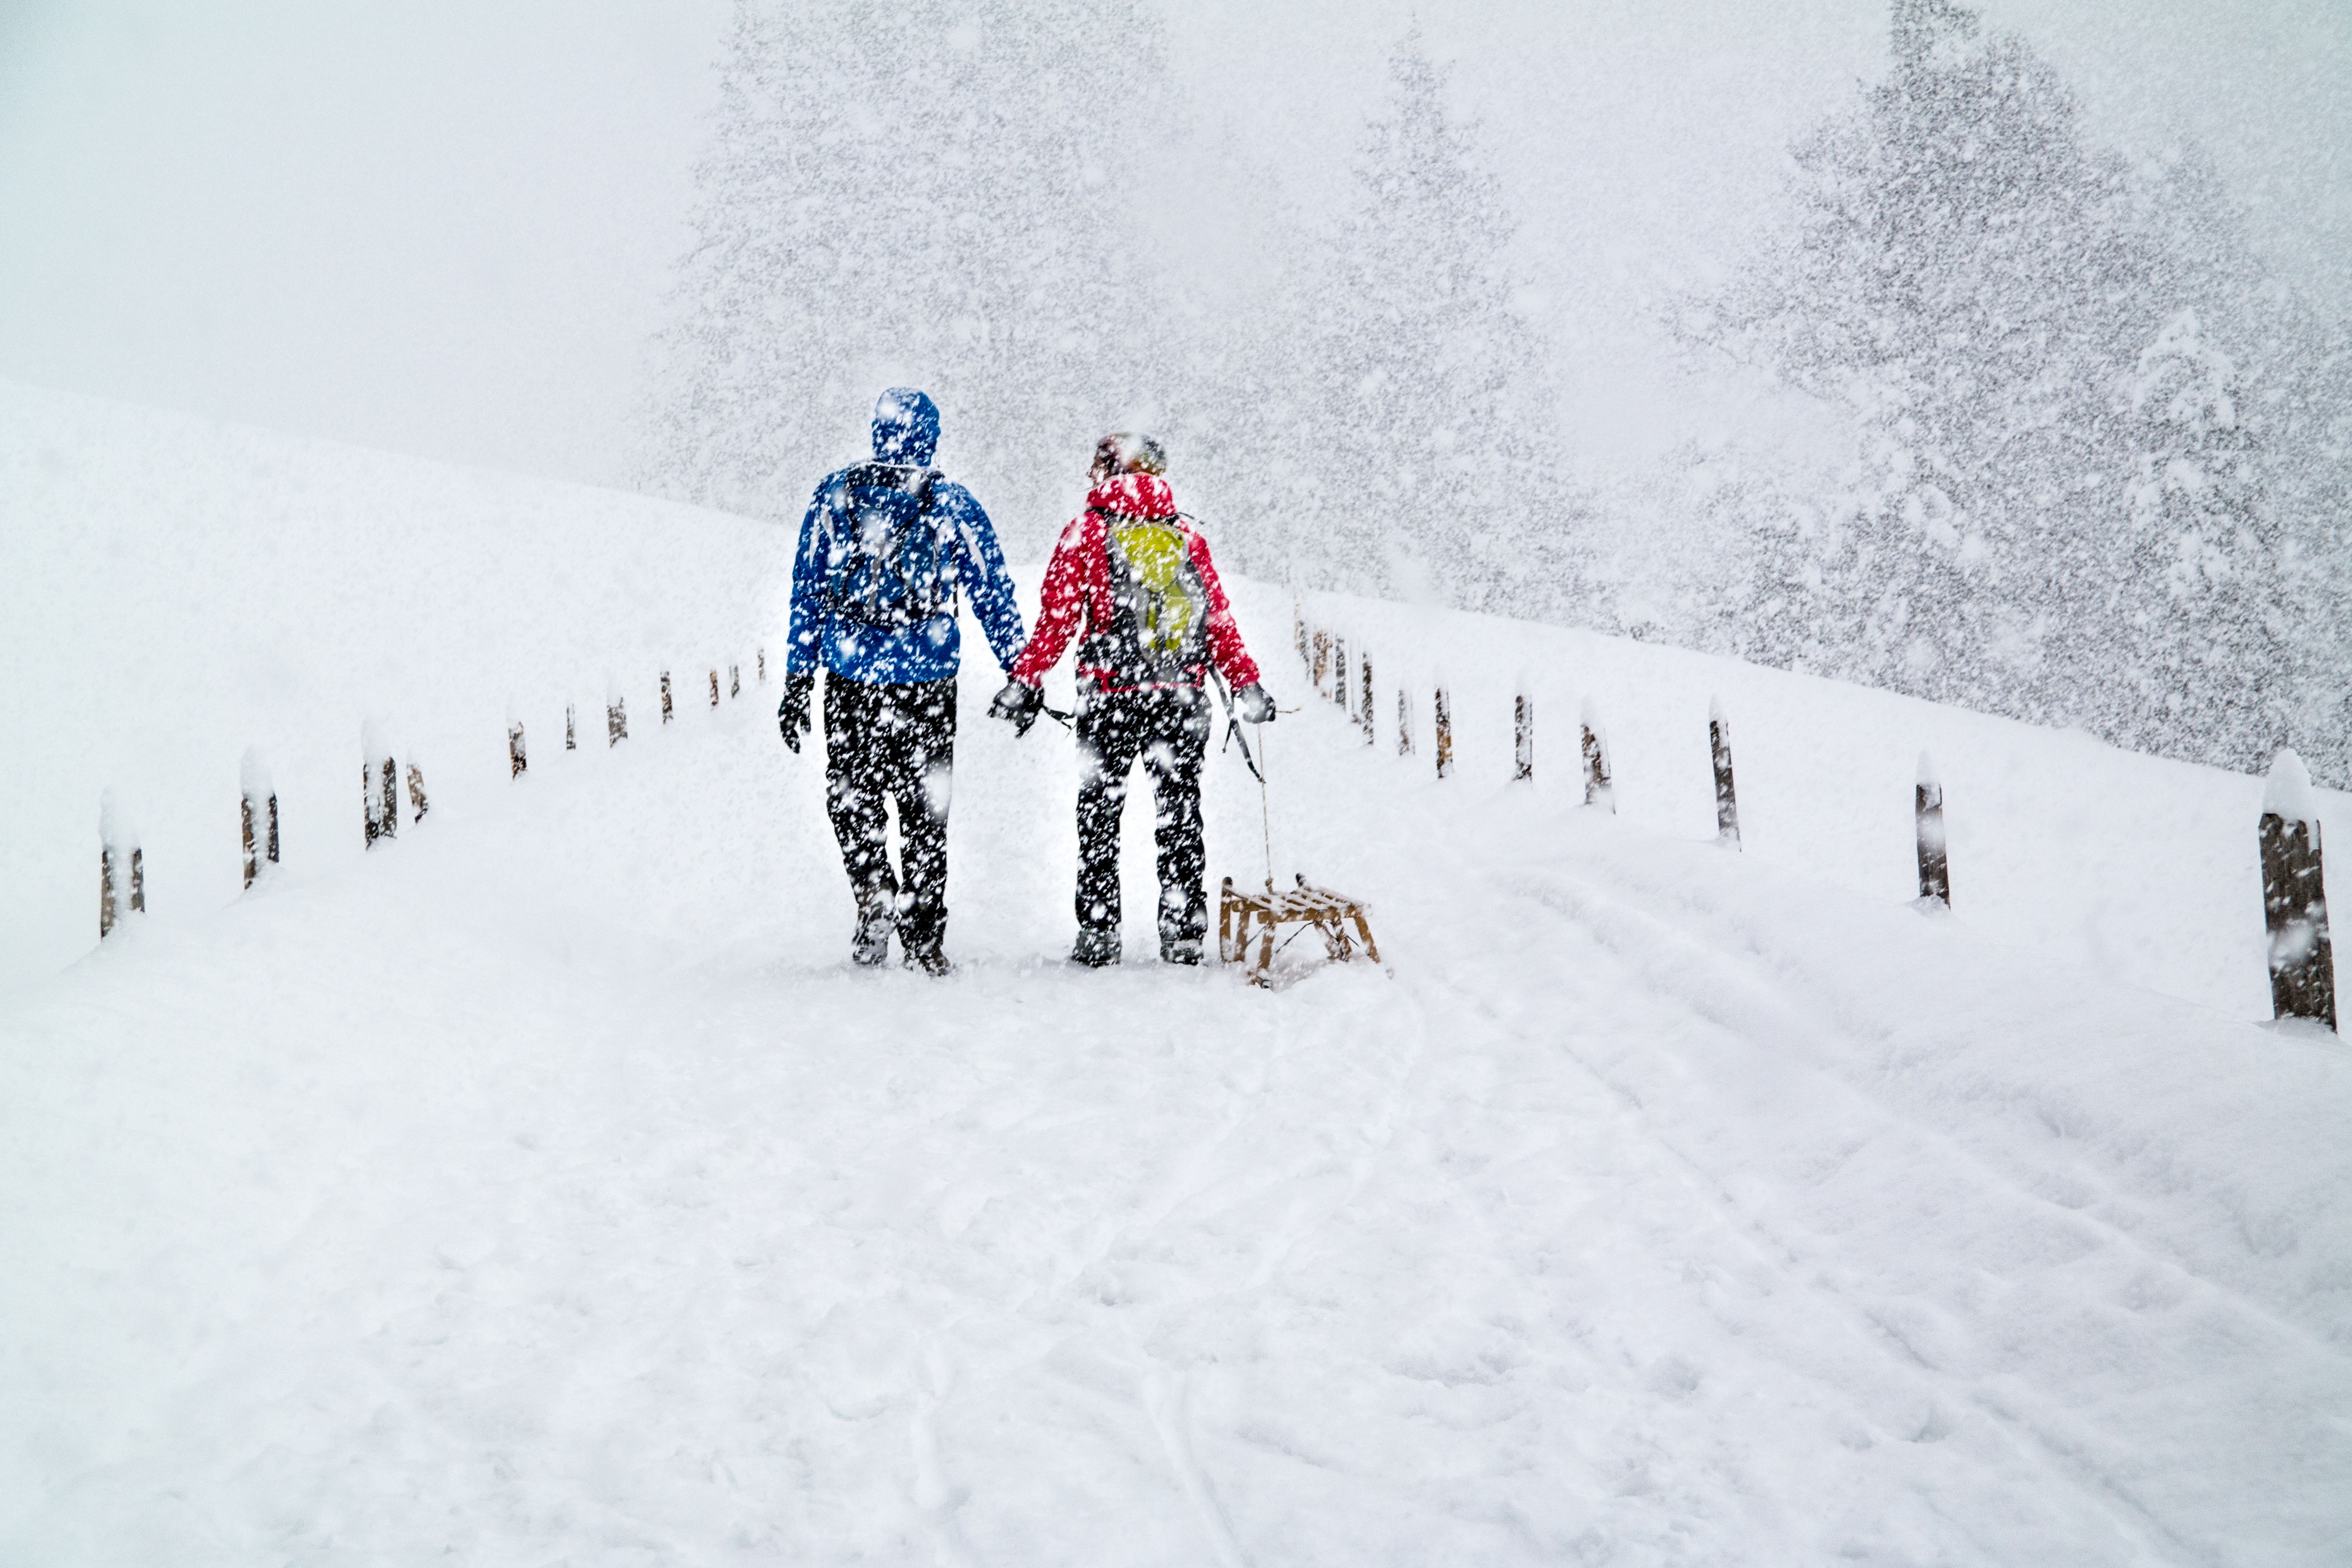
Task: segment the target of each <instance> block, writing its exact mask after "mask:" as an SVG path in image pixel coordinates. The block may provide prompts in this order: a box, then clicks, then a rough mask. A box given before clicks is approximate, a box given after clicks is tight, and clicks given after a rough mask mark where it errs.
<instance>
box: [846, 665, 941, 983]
mask: <svg viewBox="0 0 2352 1568" xmlns="http://www.w3.org/2000/svg"><path fill="white" fill-rule="evenodd" d="M955 727H956V683H955V681H954V680H953V679H948V680H927V681H923V682H920V683H919V684H916V685H911V686H869V685H867V684H866V683H865V682H863V681H857V680H850V679H846V678H845V677H843V676H839V675H834V674H831V673H827V675H826V676H825V678H824V751H825V758H824V805H825V811H826V813H827V815H829V816H831V817H832V818H833V836H834V837H835V838H837V839H839V840H840V841H841V863H842V865H843V866H844V867H845V868H846V869H847V870H848V872H849V886H850V889H851V890H852V891H853V892H855V893H856V895H857V909H858V913H859V916H860V918H861V922H862V921H863V920H864V918H865V917H866V915H867V914H868V913H869V912H871V911H875V910H880V909H886V908H887V909H888V910H893V911H894V912H895V914H896V917H897V922H898V942H899V945H900V946H901V947H902V948H903V949H904V950H905V951H906V952H908V953H909V954H910V955H911V954H918V953H935V952H939V950H940V942H942V941H943V940H944V939H945V938H946V936H947V929H948V899H947V894H948V796H949V794H950V789H951V787H952V780H953V776H954V771H955ZM886 800H892V801H896V802H897V803H898V858H899V860H900V862H901V864H900V866H899V868H898V872H896V873H894V872H893V871H892V870H891V868H890V847H889V842H888V832H889V823H888V818H887V816H886V815H885V811H884V802H885V801H886ZM886 930H887V928H886ZM886 940H887V939H886Z"/></svg>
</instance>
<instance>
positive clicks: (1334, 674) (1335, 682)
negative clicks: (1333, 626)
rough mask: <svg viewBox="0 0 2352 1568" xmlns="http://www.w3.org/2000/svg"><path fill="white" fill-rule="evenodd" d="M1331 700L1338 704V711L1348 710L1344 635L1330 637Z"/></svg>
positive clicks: (1346, 652)
mask: <svg viewBox="0 0 2352 1568" xmlns="http://www.w3.org/2000/svg"><path fill="white" fill-rule="evenodd" d="M1331 700H1332V701H1334V702H1336V703H1338V704H1339V711H1340V712H1342V713H1345V712H1346V711H1347V710H1348V639H1347V638H1345V637H1333V638H1332V639H1331Z"/></svg>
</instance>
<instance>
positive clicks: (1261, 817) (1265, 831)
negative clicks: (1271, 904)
mask: <svg viewBox="0 0 2352 1568" xmlns="http://www.w3.org/2000/svg"><path fill="white" fill-rule="evenodd" d="M1209 679H1210V681H1211V683H1212V684H1213V685H1214V686H1215V687H1216V689H1217V697H1218V700H1221V701H1222V702H1223V703H1224V705H1225V744H1224V746H1223V747H1222V748H1220V749H1221V750H1229V749H1231V747H1232V746H1233V743H1234V742H1235V741H1239V742H1241V743H1242V761H1243V762H1244V763H1248V764H1249V771H1250V773H1251V775H1252V776H1253V777H1255V779H1256V780H1257V826H1258V832H1259V835H1260V836H1261V837H1262V838H1263V839H1264V841H1265V890H1266V892H1267V893H1268V894H1269V895H1270V894H1272V893H1273V891H1274V811H1273V808H1272V807H1271V806H1269V805H1267V804H1266V795H1265V769H1264V768H1261V767H1260V766H1258V761H1257V758H1256V757H1255V756H1253V755H1251V754H1250V743H1249V737H1248V736H1247V735H1245V734H1244V733H1242V719H1241V715H1240V714H1238V713H1236V712H1234V694H1233V691H1232V689H1230V688H1228V687H1227V686H1226V685H1225V678H1224V676H1223V673H1221V672H1219V671H1217V670H1211V671H1210V672H1209ZM1257 743H1258V749H1259V750H1260V751H1264V750H1265V731H1264V730H1263V729H1261V730H1260V731H1258V737H1257Z"/></svg>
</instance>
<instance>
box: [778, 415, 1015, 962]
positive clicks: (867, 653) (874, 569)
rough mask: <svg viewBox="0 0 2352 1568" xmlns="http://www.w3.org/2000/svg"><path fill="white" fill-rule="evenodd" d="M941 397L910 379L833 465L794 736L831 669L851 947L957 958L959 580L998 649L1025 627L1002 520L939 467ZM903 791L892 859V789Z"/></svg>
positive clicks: (802, 608) (812, 524) (859, 955)
mask: <svg viewBox="0 0 2352 1568" xmlns="http://www.w3.org/2000/svg"><path fill="white" fill-rule="evenodd" d="M939 441H940V411H939V408H938V406H937V405H934V404H933V403H932V402H931V400H930V399H929V397H926V396H925V395H923V394H921V393H920V392H918V391H916V390H915V389H914V388H912V387H907V386H894V387H892V388H890V389H889V390H888V391H887V392H885V393H884V394H883V395H881V397H880V398H879V399H878V400H877V402H876V403H875V405H874V460H873V461H872V462H870V463H859V464H856V465H854V466H852V467H850V468H843V469H840V470H839V471H838V472H835V473H832V474H828V475H826V476H825V479H824V483H823V484H821V485H819V486H817V488H816V496H815V498H814V500H811V501H810V502H809V509H808V516H807V517H806V518H805V519H804V520H803V521H802V523H801V542H800V551H799V553H798V554H797V555H795V556H794V557H793V614H792V629H791V632H790V634H789V637H788V639H787V642H786V645H785V654H784V700H783V705H782V707H780V708H778V709H777V710H776V718H777V721H778V722H779V724H780V725H781V727H782V730H783V733H784V744H785V745H787V746H790V747H791V748H792V749H793V751H794V752H798V751H799V750H800V749H801V737H803V735H805V734H807V733H808V732H809V728H810V720H809V700H810V697H811V695H812V694H813V693H814V689H815V687H816V676H817V670H818V669H819V668H820V667H821V668H823V669H824V672H825V682H824V746H825V764H824V787H825V809H826V811H827V812H828V814H829V815H830V816H832V818H833V831H834V837H836V838H838V839H839V840H840V841H841V861H842V865H843V866H844V867H845V868H846V869H847V870H848V872H849V886H850V890H851V892H852V893H854V894H855V895H856V900H857V927H856V935H855V936H854V937H853V938H852V942H851V948H850V956H851V958H852V959H853V960H854V961H855V962H856V963H861V964H867V965H871V964H877V963H882V962H883V961H884V960H885V959H886V958H887V957H888V956H889V950H890V933H891V932H892V931H897V932H898V945H899V951H900V956H901V957H902V959H903V960H904V962H905V963H907V964H908V965H909V966H910V967H912V968H917V969H920V970H922V971H923V972H924V973H929V974H944V973H947V972H948V967H949V966H948V961H947V952H946V948H945V942H946V938H947V923H948V908H947V880H948V854H947V847H948V800H949V797H950V794H951V793H952V779H953V775H954V770H955V729H956V669H957V666H958V662H959V660H960V658H961V653H962V649H961V635H960V633H959V632H958V630H957V626H956V589H957V586H958V585H959V584H961V586H962V588H963V590H964V591H965V592H966V593H969V594H970V595H971V606H972V610H973V612H974V613H975V614H976V615H977V616H979V617H980V624H981V626H982V628H983V629H984V630H985V631H986V632H987V634H988V644H989V647H990V648H991V650H992V651H993V652H994V653H995V655H996V662H997V663H998V664H1000V665H1002V666H1003V667H1004V668H1007V669H1010V668H1012V666H1013V659H1014V658H1015V657H1016V656H1017V655H1018V654H1019V653H1020V651H1021V645H1022V642H1023V640H1024V638H1023V633H1022V628H1021V609H1020V605H1019V604H1018V603H1017V601H1016V600H1015V598H1014V596H1013V579H1012V578H1011V577H1010V576H1009V575H1008V574H1006V572H1005V570H1004V552H1003V551H1002V550H1000V549H999V548H998V547H997V543H996V530H995V529H994V528H993V527H992V526H991V525H990V523H989V521H988V514H987V513H986V512H984V511H982V510H981V507H980V502H978V501H976V500H973V499H972V497H971V491H969V490H967V489H964V488H963V487H962V486H961V485H960V484H957V483H956V482H955V481H953V480H952V479H948V478H946V477H945V476H944V475H942V474H940V472H939V471H938V470H937V469H935V468H931V467H930V461H931V454H932V453H933V452H934V451H936V450H938V447H939ZM886 798H887V799H889V800H895V801H896V802H897V803H898V842H899V859H900V862H901V864H900V865H899V867H898V869H897V870H896V871H894V870H893V869H892V868H891V865H890V854H889V847H888V842H887V817H886V816H885V807H884V801H885V800H886Z"/></svg>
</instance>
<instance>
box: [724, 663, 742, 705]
mask: <svg viewBox="0 0 2352 1568" xmlns="http://www.w3.org/2000/svg"><path fill="white" fill-rule="evenodd" d="M727 695H728V696H729V697H730V698H734V697H740V696H742V695H743V667H742V666H741V665H740V664H730V665H729V666H728V667H727Z"/></svg>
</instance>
